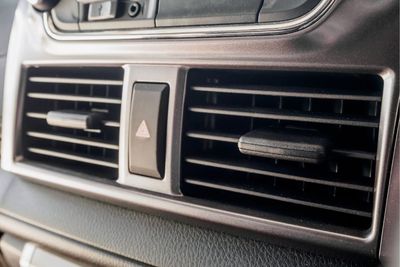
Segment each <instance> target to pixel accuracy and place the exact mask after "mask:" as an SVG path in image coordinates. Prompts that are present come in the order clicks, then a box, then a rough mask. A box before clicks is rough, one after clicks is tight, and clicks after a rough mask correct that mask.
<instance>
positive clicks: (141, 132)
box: [136, 120, 151, 138]
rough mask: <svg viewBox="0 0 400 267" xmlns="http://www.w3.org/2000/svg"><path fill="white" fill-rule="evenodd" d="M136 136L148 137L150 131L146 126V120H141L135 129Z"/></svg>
mask: <svg viewBox="0 0 400 267" xmlns="http://www.w3.org/2000/svg"><path fill="white" fill-rule="evenodd" d="M136 137H141V138H150V137H151V136H150V132H149V128H148V127H147V124H146V121H145V120H142V122H141V123H140V125H139V127H138V129H137V131H136Z"/></svg>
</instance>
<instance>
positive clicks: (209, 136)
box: [186, 131, 376, 160]
mask: <svg viewBox="0 0 400 267" xmlns="http://www.w3.org/2000/svg"><path fill="white" fill-rule="evenodd" d="M186 135H187V136H188V137H190V138H196V139H203V140H211V141H220V142H228V143H236V144H237V143H238V142H239V138H240V135H236V134H230V133H221V132H205V131H189V132H187V133H186ZM332 152H333V153H334V154H335V155H337V156H341V157H348V158H359V159H367V160H375V159H376V156H375V153H372V152H368V151H361V150H353V149H339V148H333V149H332Z"/></svg>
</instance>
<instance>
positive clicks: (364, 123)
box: [189, 106, 379, 128]
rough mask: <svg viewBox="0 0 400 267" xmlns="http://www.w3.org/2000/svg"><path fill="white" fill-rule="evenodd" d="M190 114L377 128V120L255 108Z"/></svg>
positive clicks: (200, 108) (203, 109) (197, 110)
mask: <svg viewBox="0 0 400 267" xmlns="http://www.w3.org/2000/svg"><path fill="white" fill-rule="evenodd" d="M189 110H190V111H191V112H195V113H205V114H218V115H227V116H239V117H250V118H260V119H275V120H289V121H301V122H313V123H325V124H338V125H349V126H360V127H373V128H377V127H379V121H378V119H372V118H371V119H365V118H350V117H340V116H330V115H316V114H315V113H305V112H293V111H285V110H275V109H256V108H230V107H225V108H222V107H212V106H192V107H189Z"/></svg>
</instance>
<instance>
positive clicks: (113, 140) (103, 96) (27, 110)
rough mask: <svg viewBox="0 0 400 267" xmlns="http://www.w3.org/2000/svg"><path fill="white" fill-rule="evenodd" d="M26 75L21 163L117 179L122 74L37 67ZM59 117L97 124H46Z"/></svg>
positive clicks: (97, 69) (120, 70) (111, 69)
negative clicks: (54, 114) (50, 116)
mask: <svg viewBox="0 0 400 267" xmlns="http://www.w3.org/2000/svg"><path fill="white" fill-rule="evenodd" d="M26 75H27V77H26V81H25V82H24V83H23V84H24V88H22V90H23V91H24V92H25V93H24V107H23V111H22V112H23V116H22V120H23V121H22V123H21V125H22V133H21V139H22V142H21V143H22V149H21V152H22V157H21V160H23V161H25V160H26V161H29V162H32V163H39V164H41V166H43V168H46V166H47V167H48V168H50V169H51V170H53V171H60V172H63V171H65V172H66V173H70V174H71V173H72V174H73V175H75V176H79V177H82V178H87V177H95V178H101V179H107V180H116V179H118V162H119V158H118V157H119V130H120V129H119V128H120V121H119V120H120V117H121V103H122V87H123V80H124V78H123V77H124V70H123V68H122V67H118V66H114V67H103V66H91V67H87V66H68V67H58V66H35V67H28V68H27V72H26ZM54 111H58V112H60V111H61V112H65V113H66V114H72V113H75V112H76V113H77V114H88V116H87V117H88V118H90V119H93V120H94V121H93V123H91V122H88V123H87V124H88V125H89V126H88V125H87V127H82V126H81V125H79V126H78V125H72V124H71V125H67V124H60V125H59V126H53V125H52V124H49V123H48V121H47V120H48V114H50V113H51V112H54ZM92 113H95V114H93V116H92ZM89 114H90V115H89ZM82 118H83V117H82ZM60 119H63V120H64V121H65V122H66V123H67V122H68V121H69V120H71V121H73V120H77V119H76V118H75V117H74V118H71V119H70V118H69V117H68V115H66V116H65V118H60Z"/></svg>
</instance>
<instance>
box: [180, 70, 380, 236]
mask: <svg viewBox="0 0 400 267" xmlns="http://www.w3.org/2000/svg"><path fill="white" fill-rule="evenodd" d="M382 86H383V81H382V79H381V78H380V77H379V76H376V75H369V74H360V75H354V74H334V73H308V72H279V71H234V70H232V71H227V70H191V71H190V72H189V76H188V84H187V92H186V102H185V113H184V123H183V137H182V138H183V143H182V155H183V156H182V170H181V171H182V172H181V173H182V192H183V194H184V195H187V196H192V197H196V198H200V199H202V200H204V199H205V200H208V201H209V202H207V203H209V205H216V204H218V206H220V205H221V203H222V204H223V205H224V207H226V208H227V209H234V210H239V211H240V212H244V213H250V214H253V215H256V216H262V217H265V216H267V217H268V216H269V217H268V218H278V219H279V220H284V221H285V220H286V221H288V222H293V221H295V223H298V224H306V225H307V226H310V225H312V226H314V227H316V228H319V227H321V226H323V227H324V229H326V227H331V228H332V229H347V230H346V231H348V230H352V231H353V230H356V231H358V230H360V231H363V230H366V229H368V228H369V227H370V226H371V218H372V207H373V201H374V199H373V196H374V194H373V193H374V189H375V188H374V184H375V163H376V152H377V140H378V130H379V117H380V108H381V97H382ZM259 129H283V130H285V129H301V131H309V132H310V133H311V134H312V133H318V134H319V135H320V134H322V135H325V136H329V140H330V141H331V147H330V149H329V155H328V157H327V158H326V159H325V160H324V161H322V162H318V163H309V162H306V161H298V160H297V161H293V160H288V159H282V158H279V159H278V158H276V157H273V156H269V157H261V156H255V155H248V154H243V153H241V152H240V150H239V148H238V142H239V139H240V137H241V136H243V135H244V134H246V133H249V132H251V131H254V130H259ZM212 203H214V204H212ZM276 216H278V217H276ZM338 227H339V228H338Z"/></svg>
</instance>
